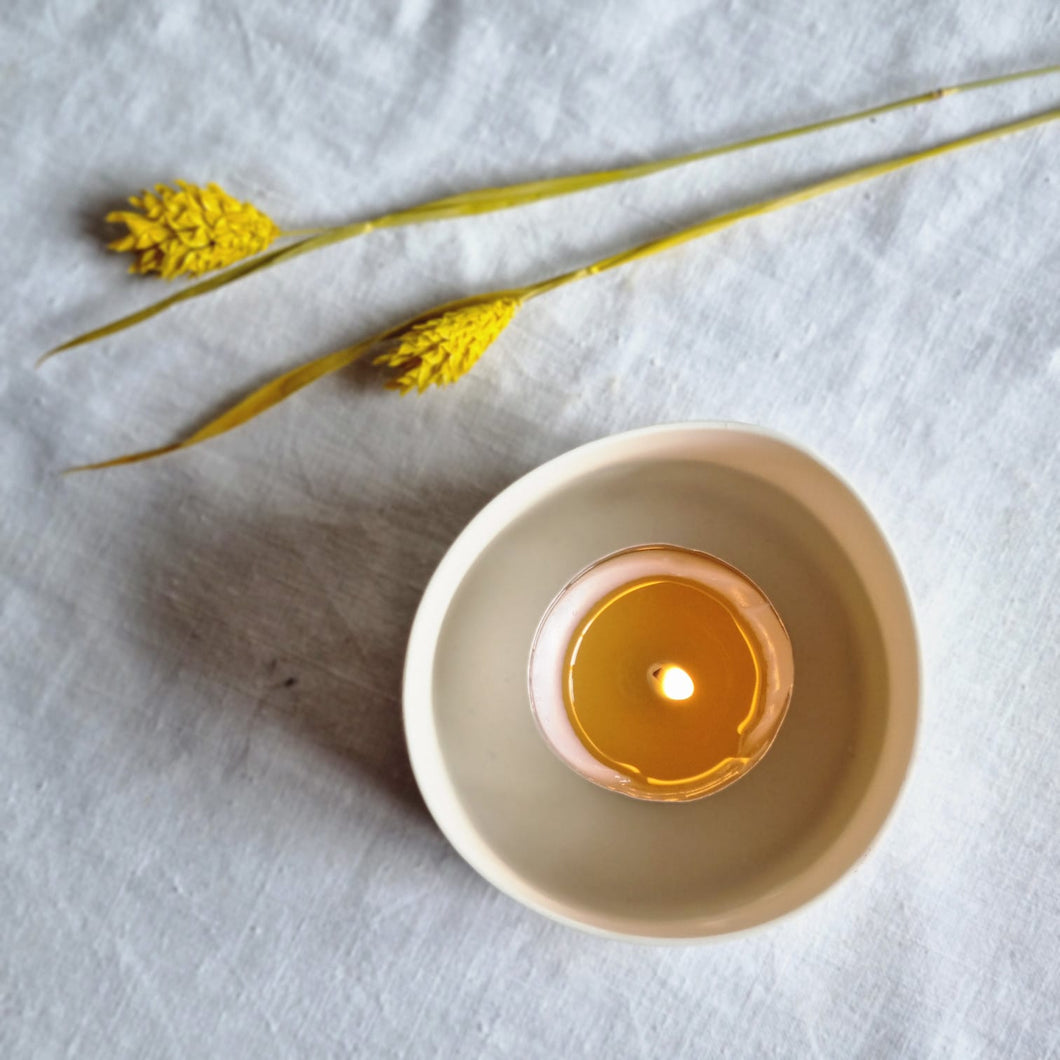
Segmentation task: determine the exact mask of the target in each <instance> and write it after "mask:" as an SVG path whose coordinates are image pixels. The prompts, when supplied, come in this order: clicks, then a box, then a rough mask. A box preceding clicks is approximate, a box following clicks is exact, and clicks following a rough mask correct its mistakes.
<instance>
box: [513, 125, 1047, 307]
mask: <svg viewBox="0 0 1060 1060" xmlns="http://www.w3.org/2000/svg"><path fill="white" fill-rule="evenodd" d="M1057 118H1060V108H1057V109H1053V110H1048V111H1044V112H1042V113H1041V114H1035V115H1033V116H1031V117H1029V118H1023V119H1021V120H1020V121H1014V122H1009V123H1008V124H1005V125H997V126H994V127H992V128H990V129H984V130H983V131H982V132H977V133H971V134H969V135H967V136H961V137H958V138H957V139H955V140H947V141H946V142H944V143H941V144H936V145H935V146H934V147H927V148H924V149H923V150H921V151H914V152H912V153H911V154H907V155H903V156H902V157H901V158H893V159H888V160H886V161H884V162H873V163H871V164H870V165H866V166H858V167H857V168H856V169H851V170H848V171H847V172H845V173H840V174H838V175H837V176H835V177H829V178H828V179H827V180H821V181H817V182H816V183H814V184H808V185H806V186H805V187H803V188H799V189H798V190H796V191H791V192H786V193H785V194H784V195H777V196H776V197H774V198H772V199H764V200H761V201H759V202H754V203H751V204H750V205H748V206H741V207H739V208H738V209H735V210H730V211H728V212H727V213H723V214H717V215H716V216H714V217H710V218H708V219H707V220H705V221H701V222H699V223H698V224H694V225H690V226H689V227H687V228H682V229H681V230H680V231H678V232H672V233H671V234H670V235H666V236H660V237H659V238H657V239H650V240H648V241H647V242H645V243H641V244H639V245H637V246H635V247H630V248H629V249H628V250H622V251H619V252H618V253H617V254H611V255H609V256H607V257H605V258H600V260H599V261H595V262H593V263H592V264H591V265H586V266H583V267H582V268H580V269H574V270H572V271H571V272H565V273H561V274H560V275H558V276H553V277H551V278H550V279H548V280H543V281H541V282H540V283H536V284H531V285H529V286H528V287H526V288H525V289H524V291H523V294H524V296H525V297H527V298H532V297H535V296H537V295H539V294H544V293H545V292H546V291H552V290H555V289H556V288H557V287H562V286H564V285H565V284H568V283H573V282H574V281H575V280H581V279H584V278H586V277H588V276H595V275H596V274H598V273H601V272H606V271H607V270H608V269H614V268H617V267H618V266H620V265H628V264H629V263H630V262H633V261H639V260H640V259H642V258H647V257H650V256H651V255H653V254H659V253H661V252H662V251H664V250H669V249H670V248H672V247H677V246H680V245H681V244H682V243H687V242H689V241H690V240H693V239H699V238H700V237H701V236H705V235H709V234H710V233H711V232H717V231H718V230H719V229H722V228H728V227H729V226H730V225H734V224H736V223H737V222H739V221H743V220H746V219H747V218H750V217H761V216H762V215H763V214H767V213H773V212H774V211H775V210H782V209H784V208H785V207H786V206H794V205H796V204H797V203H800V202H806V201H807V200H808V199H815V198H817V197H818V196H819V195H827V194H828V193H829V192H831V191H838V190H840V189H841V188H848V187H850V186H851V185H852V184H860V183H862V182H863V181H866V180H872V179H874V178H875V177H880V176H883V175H884V174H886V173H893V172H895V171H896V170H899V169H906V168H907V167H908V166H914V165H916V164H917V163H918V162H924V161H927V160H928V159H930V158H937V157H939V156H940V155H945V154H949V153H950V152H951V151H959V150H960V149H961V148H964V147H971V146H973V145H974V144H981V143H986V142H987V141H989V140H996V139H998V138H999V137H1001V136H1007V135H1009V134H1010V133H1017V132H1021V131H1022V130H1024V129H1031V128H1033V127H1034V126H1037V125H1045V124H1046V123H1048V122H1051V121H1055V120H1056V119H1057Z"/></svg>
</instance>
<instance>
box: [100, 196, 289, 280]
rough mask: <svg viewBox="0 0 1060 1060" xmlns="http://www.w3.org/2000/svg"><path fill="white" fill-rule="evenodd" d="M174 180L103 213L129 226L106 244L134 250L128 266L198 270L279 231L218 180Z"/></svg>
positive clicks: (250, 250) (168, 274)
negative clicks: (123, 206) (199, 182)
mask: <svg viewBox="0 0 1060 1060" xmlns="http://www.w3.org/2000/svg"><path fill="white" fill-rule="evenodd" d="M175 183H176V185H177V189H178V190H176V191H174V190H173V189H172V188H168V187H166V185H165V184H159V185H157V187H156V188H155V192H150V191H145V192H144V193H143V194H142V195H140V196H133V197H132V198H130V199H129V202H130V203H131V204H132V205H133V207H134V210H118V211H116V212H114V213H109V214H107V220H108V221H112V222H115V223H118V224H123V225H125V227H126V228H127V229H128V230H129V233H128V235H125V236H122V238H121V239H117V240H115V241H114V242H113V243H110V244H109V247H110V249H111V250H117V251H131V252H132V253H133V254H134V255H135V260H134V261H133V263H132V265H131V266H130V267H129V271H130V272H139V273H152V272H154V273H158V274H159V275H160V276H161V277H162V278H163V279H166V280H169V279H172V278H173V277H174V276H181V275H188V276H201V275H202V274H203V273H204V272H211V271H212V270H214V269H223V268H224V267H225V266H226V265H232V264H234V263H235V262H237V261H241V260H242V259H243V258H247V257H250V255H251V254H257V253H259V252H260V251H262V250H264V249H265V248H266V247H267V246H269V244H270V243H272V241H273V240H274V239H275V238H276V237H277V236H278V235H279V234H280V230H279V228H277V227H276V225H275V224H273V222H272V220H271V219H270V218H269V217H267V216H266V215H265V214H263V213H262V212H261V211H260V210H258V209H256V208H255V207H253V206H251V205H250V204H249V203H245V202H239V201H237V200H236V199H233V198H232V196H231V195H229V194H228V193H227V192H225V191H223V190H222V189H221V188H219V187H218V186H217V185H216V184H208V185H207V186H206V187H205V188H200V187H198V186H197V185H195V184H188V183H186V182H185V181H183V180H178V181H175ZM135 211H139V212H135Z"/></svg>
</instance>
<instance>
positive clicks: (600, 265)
mask: <svg viewBox="0 0 1060 1060" xmlns="http://www.w3.org/2000/svg"><path fill="white" fill-rule="evenodd" d="M1058 118H1060V108H1056V109H1053V110H1048V111H1044V112H1043V113H1041V114H1035V115H1032V116H1031V117H1028V118H1023V119H1021V120H1020V121H1015V122H1009V123H1007V124H1004V125H997V126H994V127H992V128H989V129H984V130H983V131H981V132H977V133H971V134H969V135H967V136H961V137H958V138H957V139H954V140H947V141H945V142H944V143H941V144H937V145H935V146H934V147H928V148H924V149H923V150H920V151H914V152H912V153H910V154H906V155H902V156H901V157H899V158H894V159H888V160H886V161H883V162H875V163H872V164H870V165H865V166H858V167H857V168H855V169H851V170H848V171H847V172H845V173H840V174H838V175H837V176H834V177H829V178H828V179H827V180H821V181H817V182H816V183H813V184H808V185H806V186H805V187H802V188H799V189H797V190H796V191H793V192H788V193H786V194H784V195H777V196H775V197H773V198H770V199H764V200H762V201H760V202H756V203H752V204H750V205H748V206H742V207H740V208H738V209H735V210H730V211H728V212H726V213H722V214H718V215H716V216H714V217H711V218H708V219H707V220H705V221H701V222H699V223H698V224H694V225H690V226H689V227H687V228H683V229H681V230H680V231H677V232H674V233H672V234H670V235H667V236H662V237H660V238H658V239H652V240H648V241H647V242H644V243H640V244H638V245H637V246H635V247H631V248H630V249H628V250H624V251H621V252H619V253H617V254H611V255H608V256H607V257H604V258H601V259H599V260H598V261H595V262H593V263H592V264H591V265H586V266H584V267H582V268H580V269H574V270H572V271H570V272H564V273H560V274H558V275H556V276H553V277H550V278H549V279H546V280H542V281H539V282H538V283H534V284H528V285H527V286H525V287H520V288H514V289H505V290H498V291H492V292H488V293H485V294H481V295H475V296H472V297H470V298H463V299H459V300H457V301H454V302H448V303H446V304H444V305H440V306H435V307H434V308H432V309H428V310H426V311H425V312H423V313H420V314H419V315H418V316H416V317H413V318H412V319H411V320H406V321H404V322H403V323H401V324H398V325H396V326H395V327H392V328H389V329H387V330H386V331H384V332H381V333H380V334H378V335H374V336H372V337H371V338H368V339H365V340H363V341H362V342H359V343H356V344H355V345H353V346H348V347H346V348H345V349H342V350H337V351H336V352H334V353H330V354H327V355H326V356H324V357H319V358H317V359H315V360H313V361H310V362H309V363H307V364H304V365H301V366H300V367H298V368H295V369H292V370H291V371H289V372H285V373H284V374H283V375H281V376H279V377H278V378H276V379H273V380H271V381H270V382H268V383H266V384H265V385H264V386H262V387H259V388H258V389H257V390H255V391H253V392H252V393H251V394H250V395H248V396H247V397H245V398H244V399H243V400H242V401H239V402H238V403H236V404H235V405H233V406H232V407H231V408H230V409H228V410H227V411H226V412H224V413H223V414H222V415H221V416H219V417H218V418H217V419H214V420H212V421H211V422H210V423H208V424H206V426H205V427H203V428H201V429H200V430H198V431H196V432H195V433H194V434H191V435H189V436H188V437H186V438H184V439H183V440H181V441H179V442H175V443H173V444H172V445H167V446H163V447H162V448H159V449H150V450H147V451H144V452H139V453H132V454H130V455H128V456H122V457H118V458H117V459H114V460H106V461H103V462H101V463H97V464H86V465H83V466H81V467H76V468H71V469H70V470H71V471H89V470H98V469H101V468H105V467H115V466H118V465H121V464H132V463H137V462H139V461H141V460H147V459H150V458H151V457H155V456H161V455H163V454H164V453H171V452H174V451H175V450H177V449H186V448H188V447H190V446H192V445H197V444H198V443H199V442H203V441H206V440H207V439H208V438H214V437H216V436H217V435H219V434H223V433H225V432H226V431H230V430H233V429H234V428H236V427H239V426H241V425H242V424H244V423H246V422H247V421H248V420H250V419H253V418H254V417H255V416H257V415H259V414H260V413H262V412H265V411H266V410H267V409H270V408H272V407H273V406H274V405H277V404H279V403H280V402H281V401H283V400H284V399H285V398H287V397H289V396H290V395H291V394H293V393H295V392H296V391H298V390H301V389H302V387H305V386H308V385H309V384H310V383H312V382H314V381H315V380H317V379H320V378H321V377H322V376H325V375H328V374H329V373H331V372H335V371H338V370H339V369H341V368H345V367H346V366H347V365H349V364H352V363H353V362H354V361H356V360H358V359H359V358H361V357H363V356H364V355H365V354H366V353H368V352H369V351H371V350H373V349H376V348H378V347H379V345H380V344H381V343H385V342H390V341H394V342H397V343H398V344H399V350H400V349H401V347H402V345H404V344H406V343H407V344H408V347H407V353H408V358H407V359H408V361H409V362H412V361H414V360H415V359H416V358H417V357H421V356H422V351H421V350H420V349H419V347H418V346H417V345H416V343H415V342H410V341H409V340H410V336H412V335H413V334H422V331H423V330H424V329H423V325H428V326H429V327H434V326H436V325H438V323H439V322H440V321H442V320H443V318H451V317H453V316H454V315H456V314H459V313H460V312H462V311H468V312H470V313H477V310H478V309H479V308H480V307H483V306H487V305H489V306H491V307H492V308H493V309H494V310H497V311H498V312H506V309H504V308H503V307H507V306H511V312H506V315H505V317H504V322H503V323H502V324H501V326H500V327H499V328H496V329H494V330H492V331H491V332H490V334H489V335H488V336H487V337H486V341H485V343H483V342H482V341H481V340H482V336H478V337H475V336H472V340H471V341H473V342H474V343H475V349H474V350H473V351H472V352H473V353H474V356H473V357H472V358H470V361H471V363H474V361H475V360H477V359H478V356H479V355H480V354H481V353H482V351H483V349H484V348H485V346H486V345H488V344H489V342H492V341H493V339H495V338H496V337H497V336H498V335H499V333H500V331H501V330H503V328H504V326H506V325H507V323H508V322H509V321H510V320H511V318H512V316H513V315H514V313H515V311H516V310H517V309H518V308H519V307H520V306H521V305H522V304H523V303H524V302H526V301H527V300H528V299H530V298H536V297H537V296H539V295H542V294H545V293H546V292H548V291H552V290H555V289H556V288H557V287H562V286H564V285H565V284H569V283H573V282H574V281H576V280H581V279H585V278H587V277H590V276H595V275H597V274H599V273H601V272H606V271H607V270H609V269H614V268H617V267H618V266H620V265H627V264H629V263H631V262H634V261H639V260H641V259H643V258H647V257H651V256H652V255H654V254H658V253H661V252H662V251H664V250H669V249H670V248H672V247H677V246H680V245H681V244H682V243H687V242H689V241H690V240H692V239H698V238H700V237H701V236H705V235H709V234H711V233H712V232H717V231H719V230H721V229H723V228H728V227H729V226H730V225H734V224H737V223H738V222H740V221H743V220H747V219H749V218H752V217H760V216H762V215H764V214H767V213H773V212H774V211H776V210H780V209H783V208H785V207H787V206H794V205H796V204H798V203H801V202H806V201H808V200H809V199H814V198H817V197H818V196H820V195H825V194H828V193H829V192H832V191H839V190H840V189H842V188H847V187H850V186H851V185H853V184H860V183H862V182H864V181H868V180H873V179H875V178H876V177H880V176H883V175H885V174H887V173H893V172H895V171H896V170H899V169H905V168H907V167H908V166H913V165H916V164H917V163H919V162H924V161H927V160H928V159H931V158H937V157H939V156H940V155H944V154H948V153H950V152H952V151H958V150H961V149H963V148H965V147H971V146H973V145H975V144H981V143H986V142H987V141H989V140H994V139H997V138H998V137H1001V136H1006V135H1008V134H1011V133H1016V132H1021V131H1023V130H1026V129H1030V128H1033V127H1035V126H1038V125H1044V124H1046V123H1047V122H1052V121H1056V120H1057V119H1058ZM487 316H489V317H490V318H493V319H495V318H496V313H491V314H487ZM465 352H466V351H465ZM459 355H460V351H459V350H458V351H456V353H455V354H454V356H457V357H459ZM388 363H393V364H395V365H396V366H400V367H405V366H404V365H402V364H401V359H400V358H390V357H388ZM412 367H415V365H412ZM458 367H459V366H450V368H451V370H450V371H449V373H448V375H447V376H446V377H444V378H442V379H441V381H442V382H451V381H452V379H453V378H456V376H457V375H459V374H460V371H462V370H466V367H470V364H467V365H466V366H465V367H464V368H461V369H460V370H459V371H458V370H456V368H458ZM435 381H438V380H435V379H429V380H427V382H435ZM399 385H401V384H400V383H399ZM402 388H403V387H402Z"/></svg>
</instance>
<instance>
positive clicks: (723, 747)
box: [564, 575, 764, 787]
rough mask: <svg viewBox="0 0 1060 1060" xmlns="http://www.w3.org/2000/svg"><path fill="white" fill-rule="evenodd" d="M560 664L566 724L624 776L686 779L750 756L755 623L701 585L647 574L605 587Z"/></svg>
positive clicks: (756, 695)
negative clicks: (750, 623) (748, 736)
mask: <svg viewBox="0 0 1060 1060" xmlns="http://www.w3.org/2000/svg"><path fill="white" fill-rule="evenodd" d="M565 672H566V676H567V680H566V681H565V684H564V700H565V706H566V710H567V716H568V718H569V720H570V723H571V725H572V727H573V728H574V730H575V732H576V733H577V734H578V737H579V739H580V740H581V741H582V743H583V744H584V745H585V746H586V748H587V749H588V750H589V751H590V752H591V753H592V754H593V756H594V757H595V758H597V759H598V760H599V761H601V762H604V763H605V764H607V765H608V766H610V767H611V768H612V769H614V770H615V771H617V772H618V773H621V774H623V775H624V776H628V777H631V778H635V779H636V780H638V781H639V782H640V783H642V784H643V783H647V784H650V785H652V786H656V785H658V786H661V787H666V786H670V785H686V784H689V783H692V782H695V781H697V780H701V779H703V778H705V777H706V776H707V775H708V774H710V773H712V772H713V771H715V770H717V769H718V768H719V767H724V766H726V765H734V764H736V762H735V761H734V760H744V759H746V757H747V756H748V755H747V751H748V749H747V748H746V747H744V746H743V743H744V741H743V734H744V731H745V729H746V728H747V726H748V725H749V724H750V723H751V721H752V720H753V719H754V717H755V715H756V714H757V713H758V712H759V711H760V709H761V706H762V699H763V696H764V690H763V687H762V680H761V672H762V664H761V660H760V658H759V652H758V648H757V646H756V639H755V637H754V635H753V631H751V630H749V629H748V628H747V627H746V624H745V623H744V622H743V621H742V620H741V617H740V615H739V613H738V611H737V610H736V609H734V607H733V606H732V605H731V604H730V603H729V602H728V601H726V599H725V598H724V597H723V596H722V595H720V594H719V593H718V592H716V591H712V590H711V589H710V588H709V587H708V586H705V585H702V584H700V583H698V582H695V581H691V580H689V579H686V578H681V577H676V576H666V575H662V576H660V575H649V576H645V577H642V578H639V579H636V580H634V581H630V582H628V583H627V584H625V585H622V586H620V587H619V588H617V589H615V590H614V591H612V592H610V593H608V594H607V595H606V596H605V597H604V598H603V599H601V600H600V601H599V602H598V603H596V605H595V606H593V607H592V608H591V609H590V610H589V611H588V613H587V614H586V615H585V617H584V618H583V619H582V621H581V622H580V623H579V625H578V626H577V628H576V629H575V631H574V635H573V636H572V637H571V639H570V643H569V644H568V647H567V654H566V670H565Z"/></svg>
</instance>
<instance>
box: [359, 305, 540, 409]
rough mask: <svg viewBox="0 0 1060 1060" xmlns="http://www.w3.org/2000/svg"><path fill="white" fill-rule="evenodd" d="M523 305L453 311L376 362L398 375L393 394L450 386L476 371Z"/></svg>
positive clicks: (414, 331)
mask: <svg viewBox="0 0 1060 1060" xmlns="http://www.w3.org/2000/svg"><path fill="white" fill-rule="evenodd" d="M521 305H522V300H521V299H519V298H513V297H502V298H495V299H493V300H492V301H489V302H475V303H472V304H471V305H464V306H459V307H458V308H456V309H450V310H447V311H446V312H444V313H441V314H440V315H439V316H436V317H431V318H429V319H428V320H422V321H420V322H419V323H418V324H412V325H411V326H410V327H409V328H407V329H406V330H405V331H403V332H401V333H400V334H399V335H396V336H395V337H394V338H393V340H392V342H393V343H394V348H392V349H390V350H388V351H387V352H386V353H381V354H380V355H379V356H378V357H376V358H375V359H374V360H373V361H372V363H373V364H376V365H382V366H384V367H387V368H394V369H397V370H398V374H397V375H395V376H393V377H392V378H391V379H390V381H389V382H388V383H387V384H386V386H387V389H388V390H400V391H401V393H402V394H407V393H408V392H409V391H410V390H418V391H419V392H420V393H421V394H422V393H423V391H424V390H426V389H427V387H429V386H430V385H431V384H432V383H433V384H434V385H435V386H448V385H449V384H450V383H455V382H456V381H457V380H458V379H459V378H460V377H461V376H462V375H464V374H465V373H466V372H468V371H470V370H471V368H473V367H474V365H475V363H476V362H477V361H478V359H479V358H480V357H481V356H482V355H483V354H484V353H485V352H486V349H487V348H488V347H489V346H490V344H491V343H492V342H493V341H494V340H495V339H496V338H497V337H498V336H499V335H500V333H501V332H502V331H503V330H504V329H505V328H506V327H507V326H508V325H509V324H510V323H511V321H512V317H514V316H515V314H516V312H517V310H518V309H519V307H520V306H521Z"/></svg>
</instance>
